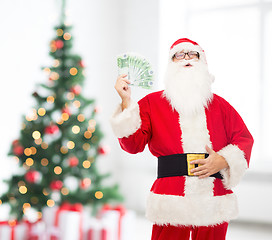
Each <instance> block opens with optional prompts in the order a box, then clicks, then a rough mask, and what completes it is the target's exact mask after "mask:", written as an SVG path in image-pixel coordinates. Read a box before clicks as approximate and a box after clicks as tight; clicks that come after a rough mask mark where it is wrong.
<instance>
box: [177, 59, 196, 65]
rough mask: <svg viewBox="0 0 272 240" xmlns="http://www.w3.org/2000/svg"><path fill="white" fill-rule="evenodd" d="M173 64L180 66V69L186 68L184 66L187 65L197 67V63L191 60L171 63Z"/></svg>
mask: <svg viewBox="0 0 272 240" xmlns="http://www.w3.org/2000/svg"><path fill="white" fill-rule="evenodd" d="M173 64H175V65H176V66H180V67H184V66H186V65H188V64H190V65H192V66H195V65H197V62H196V61H194V60H193V59H188V60H185V59H184V60H182V61H180V62H175V63H174V62H173Z"/></svg>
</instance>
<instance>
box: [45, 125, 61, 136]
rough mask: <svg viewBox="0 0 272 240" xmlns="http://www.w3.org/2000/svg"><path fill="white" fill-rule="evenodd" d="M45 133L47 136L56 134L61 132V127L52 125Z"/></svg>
mask: <svg viewBox="0 0 272 240" xmlns="http://www.w3.org/2000/svg"><path fill="white" fill-rule="evenodd" d="M44 132H45V133H46V134H55V133H58V132H59V127H58V126H57V125H50V126H47V127H46V128H45V129H44Z"/></svg>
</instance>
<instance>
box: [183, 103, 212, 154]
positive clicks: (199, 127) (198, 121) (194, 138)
mask: <svg viewBox="0 0 272 240" xmlns="http://www.w3.org/2000/svg"><path fill="white" fill-rule="evenodd" d="M179 124H180V128H181V131H182V138H181V142H182V147H183V151H184V153H205V152H206V149H205V146H206V145H208V146H209V147H211V146H212V143H211V141H210V135H209V131H208V129H207V122H206V114H205V110H204V107H203V108H202V109H201V110H200V111H199V112H197V113H196V114H192V115H184V114H180V115H179Z"/></svg>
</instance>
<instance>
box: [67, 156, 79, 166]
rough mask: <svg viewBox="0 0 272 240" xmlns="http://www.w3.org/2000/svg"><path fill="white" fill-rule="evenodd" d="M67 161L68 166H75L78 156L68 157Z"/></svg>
mask: <svg viewBox="0 0 272 240" xmlns="http://www.w3.org/2000/svg"><path fill="white" fill-rule="evenodd" d="M68 161H69V166H70V167H75V166H77V165H78V158H77V157H70V158H69V159H68Z"/></svg>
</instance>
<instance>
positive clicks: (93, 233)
mask: <svg viewBox="0 0 272 240" xmlns="http://www.w3.org/2000/svg"><path fill="white" fill-rule="evenodd" d="M88 223H89V225H90V228H89V229H88V231H87V236H86V238H85V239H84V240H108V237H109V232H108V231H109V230H108V228H107V226H106V225H105V224H104V222H103V221H102V220H101V219H97V218H92V219H91V220H90V221H89V222H88Z"/></svg>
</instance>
